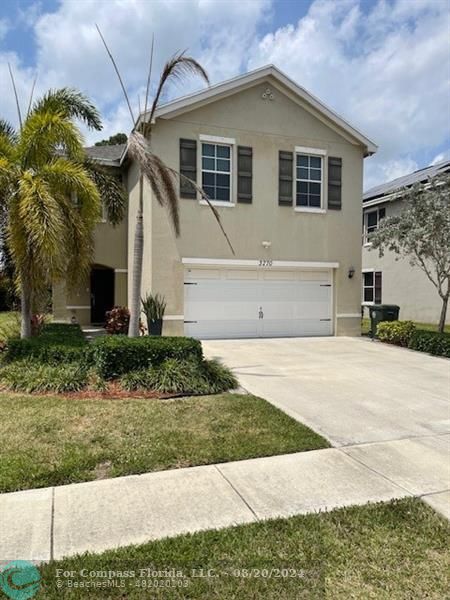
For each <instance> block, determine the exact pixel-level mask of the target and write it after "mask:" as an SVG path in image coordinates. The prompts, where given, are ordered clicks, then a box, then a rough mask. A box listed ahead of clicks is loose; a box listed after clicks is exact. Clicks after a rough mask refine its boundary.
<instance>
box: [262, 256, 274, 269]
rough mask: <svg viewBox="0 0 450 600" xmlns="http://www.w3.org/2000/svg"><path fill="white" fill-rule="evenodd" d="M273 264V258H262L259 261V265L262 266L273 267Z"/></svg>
mask: <svg viewBox="0 0 450 600" xmlns="http://www.w3.org/2000/svg"><path fill="white" fill-rule="evenodd" d="M272 264H273V261H272V260H267V259H263V258H261V259H260V261H259V266H260V267H271V266H272Z"/></svg>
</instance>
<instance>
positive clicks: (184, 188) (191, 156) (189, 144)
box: [180, 138, 197, 198]
mask: <svg viewBox="0 0 450 600" xmlns="http://www.w3.org/2000/svg"><path fill="white" fill-rule="evenodd" d="M180 173H181V175H184V176H185V177H189V179H192V181H194V182H195V183H197V142H196V140H186V139H182V138H181V139H180ZM180 196H181V198H197V192H196V190H195V188H194V186H193V185H191V184H190V183H189V181H186V180H185V179H183V178H181V179H180Z"/></svg>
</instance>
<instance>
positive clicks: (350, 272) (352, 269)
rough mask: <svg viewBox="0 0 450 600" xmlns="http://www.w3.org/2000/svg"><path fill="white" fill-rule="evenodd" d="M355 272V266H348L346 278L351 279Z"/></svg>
mask: <svg viewBox="0 0 450 600" xmlns="http://www.w3.org/2000/svg"><path fill="white" fill-rule="evenodd" d="M354 274H355V268H354V267H350V269H349V270H348V278H349V279H353V275H354Z"/></svg>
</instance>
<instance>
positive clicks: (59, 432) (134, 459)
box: [0, 393, 329, 492]
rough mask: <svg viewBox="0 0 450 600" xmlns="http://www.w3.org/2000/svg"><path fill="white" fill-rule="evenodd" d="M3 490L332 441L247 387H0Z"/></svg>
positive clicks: (280, 451) (314, 446)
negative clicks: (236, 390)
mask: <svg viewBox="0 0 450 600" xmlns="http://www.w3.org/2000/svg"><path fill="white" fill-rule="evenodd" d="M0 411H1V415H2V423H1V428H0V492H8V491H14V490H21V489H27V488H36V487H45V486H52V485H61V484H65V483H72V482H77V481H89V480H93V479H99V478H106V477H118V476H120V475H129V474H132V473H145V472H149V471H159V470H163V469H176V468H179V467H189V466H192V465H204V464H208V463H216V462H226V461H232V460H240V459H245V458H253V457H258V456H269V455H274V454H284V453H289V452H299V451H303V450H313V449H317V448H325V447H328V446H329V444H328V442H327V441H326V440H324V439H323V438H322V437H320V436H319V435H317V434H316V433H314V432H313V431H311V430H310V429H309V428H308V427H305V426H304V425H301V424H300V423H297V422H296V421H294V420H293V419H291V418H290V417H288V416H287V415H286V414H284V413H283V412H281V411H280V410H278V409H277V408H275V407H273V406H272V405H271V404H269V403H268V402H266V401H265V400H262V399H261V398H256V397H254V396H249V395H240V394H231V393H225V394H219V395H215V396H199V397H189V398H182V399H176V400H155V399H150V400H149V399H125V400H106V399H72V398H70V399H67V398H61V397H60V398H54V397H39V396H30V395H13V394H5V393H4V394H0Z"/></svg>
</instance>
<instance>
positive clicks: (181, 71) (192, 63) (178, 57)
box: [144, 52, 209, 124]
mask: <svg viewBox="0 0 450 600" xmlns="http://www.w3.org/2000/svg"><path fill="white" fill-rule="evenodd" d="M187 75H196V76H199V77H201V79H203V80H204V81H205V82H206V83H207V84H208V85H209V77H208V74H207V72H206V71H205V69H204V68H203V67H202V65H201V64H200V63H198V62H197V61H196V60H195V59H194V58H192V57H190V56H186V55H185V53H184V52H180V53H178V54H175V55H174V56H172V58H171V59H170V60H168V61H167V63H166V64H165V65H164V68H163V71H162V73H161V78H160V80H159V84H158V89H157V90H156V94H155V98H154V100H153V103H152V107H151V110H150V115H149V118H148V119H146V115H144V119H146V120H147V122H148V123H150V124H151V122H152V120H153V117H154V116H155V111H156V109H157V108H158V105H159V101H160V98H161V94H162V92H163V90H164V88H165V86H166V84H167V82H168V81H173V80H181V79H182V78H183V77H185V76H187Z"/></svg>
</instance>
